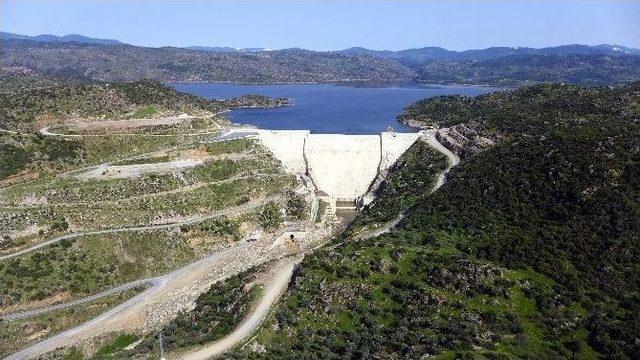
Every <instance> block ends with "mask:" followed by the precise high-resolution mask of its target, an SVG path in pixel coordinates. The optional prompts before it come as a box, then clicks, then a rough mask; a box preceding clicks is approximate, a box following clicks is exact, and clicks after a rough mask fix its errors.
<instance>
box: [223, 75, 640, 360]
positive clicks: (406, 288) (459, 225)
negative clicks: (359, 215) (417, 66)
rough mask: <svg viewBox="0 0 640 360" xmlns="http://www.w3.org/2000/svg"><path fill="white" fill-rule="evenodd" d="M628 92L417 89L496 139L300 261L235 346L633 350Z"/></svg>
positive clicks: (557, 353) (359, 352)
mask: <svg viewBox="0 0 640 360" xmlns="http://www.w3.org/2000/svg"><path fill="white" fill-rule="evenodd" d="M638 89H639V87H638V84H633V85H630V86H627V87H621V88H614V89H608V88H603V89H583V88H577V87H567V86H562V85H544V86H537V87H532V88H524V89H521V90H517V91H514V92H502V93H496V94H492V95H488V96H484V97H479V98H477V99H476V100H471V99H466V98H445V99H443V98H436V99H434V100H431V101H424V102H422V103H421V104H420V106H421V108H422V110H421V111H420V112H417V111H416V114H418V115H421V116H422V117H423V118H424V119H431V120H432V121H433V122H436V123H444V122H447V123H449V124H454V123H457V122H461V121H476V122H478V123H480V124H482V126H483V129H484V130H483V131H492V132H499V133H500V135H501V138H502V140H501V141H500V142H499V143H498V144H497V145H495V146H494V147H492V148H490V149H488V150H485V151H483V152H481V153H479V154H475V155H472V156H470V157H469V158H468V159H467V160H465V161H464V162H463V163H462V164H460V165H459V166H458V167H456V168H454V169H453V170H452V172H451V173H450V175H449V176H448V181H447V183H446V184H445V185H444V186H443V187H442V188H441V189H439V190H438V191H437V192H436V193H435V194H434V195H432V196H430V197H428V198H426V199H425V200H422V201H421V202H420V204H419V205H417V206H416V207H414V208H412V209H411V210H410V212H409V215H408V217H407V218H406V219H405V220H404V221H403V222H402V223H401V224H400V225H399V227H398V228H397V229H396V230H395V231H393V232H392V233H390V234H387V235H384V236H381V237H378V238H375V239H370V240H366V241H360V242H355V241H353V240H351V239H349V238H347V239H343V241H342V243H341V244H340V245H338V246H336V247H330V248H328V249H326V250H322V251H318V252H317V253H315V254H314V255H312V256H310V257H308V258H307V259H305V261H304V262H303V264H302V266H301V268H300V269H299V271H298V272H297V274H296V276H295V279H294V280H293V282H292V288H291V289H290V291H289V293H288V294H287V295H286V297H285V299H284V300H283V302H282V305H281V306H280V307H279V308H278V310H277V311H276V312H275V314H274V316H273V317H272V318H271V319H270V321H269V323H268V324H266V326H264V327H263V329H262V330H261V332H260V333H259V334H258V336H257V338H256V340H255V341H256V342H257V343H258V344H259V345H260V346H247V347H244V348H243V350H238V351H237V352H236V353H235V354H234V355H233V356H234V357H235V358H246V357H249V358H252V357H255V358H273V359H276V358H291V359H301V358H302V359H304V358H306V359H311V358H326V359H334V358H335V359H337V358H363V357H364V358H385V359H387V358H391V359H405V358H411V359H419V358H424V356H435V357H436V358H446V359H449V358H489V359H503V358H504V359H508V358H531V359H540V358H575V359H584V358H597V357H601V356H604V357H608V358H619V359H625V358H635V357H636V356H637V354H638V353H640V342H639V341H638V334H640V315H639V314H640V266H639V265H638V264H639V263H640V247H639V246H638V239H639V238H640V220H639V219H640V181H639V180H638V175H640V124H639V123H638V115H640V111H638V104H639V103H640V92H639V91H638ZM443 103H447V104H448V105H447V106H444V107H443V106H441V105H442V104H443ZM541 109H544V110H546V111H544V112H542V111H540V110H541ZM413 110H415V108H414V109H413ZM460 114H464V115H463V116H462V115H460ZM411 161H412V162H416V163H417V164H414V165H412V166H419V165H420V164H422V166H425V167H426V166H429V164H428V163H426V162H423V163H421V162H420V158H416V157H413V158H412V159H411ZM394 176H400V177H405V176H407V173H406V172H405V173H403V172H397V173H396V174H395V175H394ZM393 181H398V180H397V179H396V180H393ZM382 194H384V192H382ZM382 196H383V197H384V195H382ZM380 201H383V199H381V200H380ZM383 203H384V201H383ZM256 348H259V349H262V350H264V351H254V350H251V349H256Z"/></svg>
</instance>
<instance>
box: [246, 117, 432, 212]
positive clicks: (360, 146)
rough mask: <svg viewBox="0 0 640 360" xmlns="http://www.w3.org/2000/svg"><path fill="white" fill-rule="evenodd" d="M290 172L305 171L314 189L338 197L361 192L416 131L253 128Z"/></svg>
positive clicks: (400, 151) (392, 162) (364, 190)
mask: <svg viewBox="0 0 640 360" xmlns="http://www.w3.org/2000/svg"><path fill="white" fill-rule="evenodd" d="M254 133H257V136H256V137H257V138H258V139H259V140H260V141H261V142H262V144H263V145H264V146H266V147H267V148H268V149H269V150H271V152H272V153H273V155H274V156H275V157H276V158H277V159H278V160H280V161H281V162H282V164H283V166H284V167H285V168H286V169H287V170H288V171H290V172H292V173H296V174H308V175H309V176H310V177H311V179H312V181H313V183H314V184H315V185H316V187H317V188H318V190H321V191H323V192H325V193H326V194H327V195H328V196H330V197H332V198H338V199H356V198H359V197H361V196H362V195H364V194H365V193H366V192H367V191H368V190H369V188H370V186H371V184H372V183H373V182H374V180H375V179H376V177H378V174H385V173H386V171H387V170H388V168H389V167H390V166H392V165H393V164H394V163H395V162H396V161H397V160H398V158H399V157H400V156H401V155H402V154H403V153H404V152H405V151H406V150H407V149H408V148H409V147H410V146H411V145H412V144H413V143H414V142H415V141H416V140H418V138H419V137H420V135H421V134H420V133H390V132H383V133H382V134H380V135H341V134H311V133H309V131H307V130H255V131H254Z"/></svg>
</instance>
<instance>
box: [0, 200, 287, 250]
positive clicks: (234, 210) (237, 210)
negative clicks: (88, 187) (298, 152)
mask: <svg viewBox="0 0 640 360" xmlns="http://www.w3.org/2000/svg"><path fill="white" fill-rule="evenodd" d="M280 197H281V196H280V195H273V196H269V197H266V198H264V199H260V200H253V201H249V202H248V203H245V204H242V205H238V206H233V207H228V208H225V209H222V210H218V211H214V212H212V213H210V214H207V215H206V216H196V217H192V218H190V219H187V220H184V221H179V222H174V223H168V224H159V225H146V226H133V227H124V228H116V229H105V230H96V231H86V232H78V233H73V234H67V235H63V236H58V237H56V238H53V239H51V240H47V241H44V242H41V243H39V244H37V245H34V246H32V247H30V248H27V249H24V250H21V251H18V252H15V253H11V254H7V255H3V256H0V261H3V260H7V259H11V258H14V257H16V256H20V255H24V254H26V253H29V252H32V251H34V250H38V249H40V248H43V247H45V246H49V245H51V244H55V243H57V242H59V241H62V240H64V239H73V238H77V237H80V236H89V235H101V234H115V233H120V232H127V231H145V230H159V229H169V228H173V227H177V226H182V225H190V224H196V223H199V222H201V221H204V220H208V219H211V218H214V217H218V216H231V215H236V214H241V213H243V212H246V211H248V210H251V209H254V208H256V207H258V206H261V205H264V204H265V203H267V202H269V201H276V200H278V199H280Z"/></svg>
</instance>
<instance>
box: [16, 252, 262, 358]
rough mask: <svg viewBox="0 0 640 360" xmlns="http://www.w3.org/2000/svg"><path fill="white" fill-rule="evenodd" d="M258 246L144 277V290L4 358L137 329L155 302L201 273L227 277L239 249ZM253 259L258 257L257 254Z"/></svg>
mask: <svg viewBox="0 0 640 360" xmlns="http://www.w3.org/2000/svg"><path fill="white" fill-rule="evenodd" d="M259 246H260V243H258V242H246V241H245V242H241V243H239V244H237V245H234V246H232V247H230V248H228V249H225V250H222V251H219V252H216V253H214V254H213V255H210V256H208V257H205V258H203V259H200V260H198V261H196V262H194V263H191V264H189V265H187V266H184V267H182V268H180V269H178V270H175V271H173V272H170V273H168V274H166V275H163V276H159V277H157V278H153V279H149V280H146V281H147V282H149V283H151V285H152V286H151V287H150V288H149V289H147V290H145V291H144V292H142V293H140V294H138V295H136V296H134V297H133V298H131V299H129V300H127V301H125V302H124V303H122V304H120V305H118V306H116V307H115V308H113V309H111V310H109V311H107V312H105V313H103V314H101V315H99V316H98V317H96V318H94V319H92V320H89V321H88V322H85V323H83V324H82V325H79V326H77V327H75V328H72V329H70V330H66V331H64V332H62V333H60V334H58V335H55V336H53V337H50V338H48V339H46V340H44V341H41V342H39V343H37V344H34V345H32V346H30V347H28V348H25V349H23V350H21V351H19V352H17V353H15V354H13V355H11V356H9V357H7V360H19V359H20V360H21V359H29V358H33V357H36V356H38V355H40V354H43V353H46V352H49V351H52V350H55V349H56V348H59V347H63V346H69V345H71V344H74V343H76V342H77V341H78V340H81V339H86V338H89V337H91V336H97V335H100V334H107V333H109V332H110V331H116V330H118V331H122V330H125V329H135V328H139V327H140V326H143V325H144V324H143V322H144V320H143V318H144V316H143V315H142V314H148V313H149V311H157V310H158V309H160V308H161V306H158V305H163V304H164V305H166V304H167V303H168V302H170V301H171V299H172V296H173V295H176V293H179V292H180V291H181V290H184V287H191V286H192V284H193V283H196V282H197V280H199V278H201V277H203V276H204V277H206V276H207V275H208V274H213V273H215V274H217V277H218V278H217V279H213V281H212V282H215V281H216V280H219V279H222V278H225V277H228V276H230V275H229V273H230V272H232V271H233V269H230V264H234V265H236V266H237V265H238V264H237V259H243V260H245V258H244V257H240V256H238V255H239V254H240V253H241V252H243V251H244V252H251V251H252V250H254V251H256V253H257V254H260V253H261V252H260V251H258V249H257V248H258V247H259ZM257 258H258V259H260V258H261V257H260V256H257ZM234 260H235V261H236V262H234ZM247 263H248V265H250V266H253V265H254V264H253V262H247ZM250 266H248V267H250ZM221 270H222V271H221ZM225 270H226V271H225ZM230 270H232V271H230ZM210 282H211V281H210ZM208 283H209V282H207V284H208ZM141 315H142V316H141Z"/></svg>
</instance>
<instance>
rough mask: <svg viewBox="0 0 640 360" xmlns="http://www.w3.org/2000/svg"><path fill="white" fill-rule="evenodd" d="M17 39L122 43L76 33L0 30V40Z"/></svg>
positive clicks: (103, 43) (106, 43)
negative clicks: (59, 33)
mask: <svg viewBox="0 0 640 360" xmlns="http://www.w3.org/2000/svg"><path fill="white" fill-rule="evenodd" d="M8 39H17V40H32V41H39V42H63V43H68V42H75V43H80V44H100V45H115V44H122V42H120V41H118V40H113V39H97V38H92V37H87V36H82V35H77V34H69V35H64V36H57V35H51V34H42V35H36V36H28V35H19V34H12V33H8V32H3V31H0V40H8Z"/></svg>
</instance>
